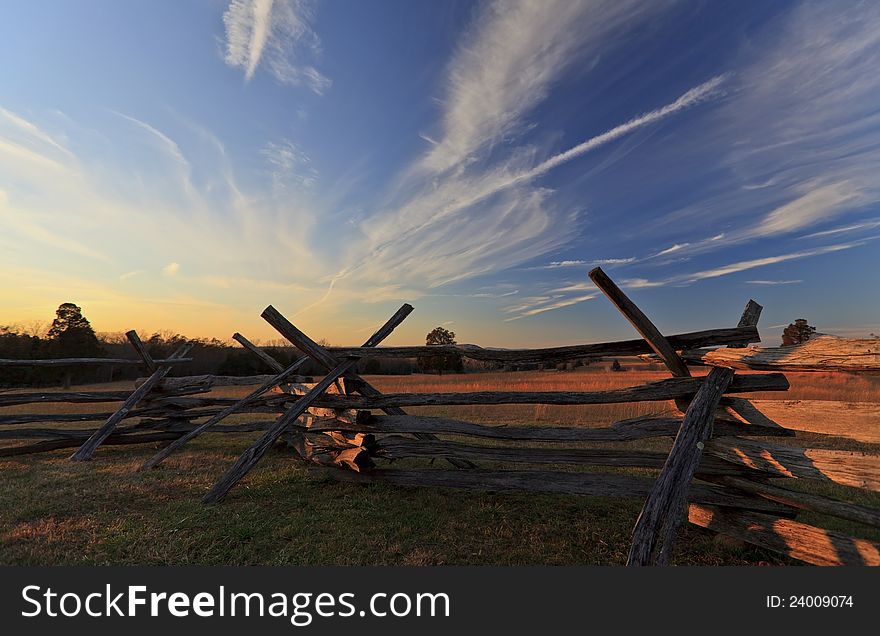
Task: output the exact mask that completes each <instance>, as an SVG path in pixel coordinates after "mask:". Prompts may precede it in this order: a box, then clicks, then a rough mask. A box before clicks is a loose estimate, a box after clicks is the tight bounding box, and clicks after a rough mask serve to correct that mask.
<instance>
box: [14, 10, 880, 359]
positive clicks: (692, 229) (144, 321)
mask: <svg viewBox="0 0 880 636" xmlns="http://www.w3.org/2000/svg"><path fill="white" fill-rule="evenodd" d="M877 68H880V5H877V4H875V3H857V2H816V3H810V2H774V3H766V2H740V3H720V2H688V1H680V2H672V1H668V2H667V1H652V2H628V1H626V0H616V1H613V2H601V1H595V0H594V1H584V2H576V1H574V0H558V1H556V0H541V1H536V2H526V1H518V0H508V1H505V2H482V3H473V2H452V1H448V2H443V1H440V0H438V1H436V2H408V1H396V0H395V1H390V0H387V1H383V2H341V1H336V2H330V1H325V2H319V1H316V2H313V1H307V0H301V1H292V0H288V1H284V0H274V1H272V0H234V1H233V2H231V3H229V2H227V1H220V0H192V1H189V2H183V1H181V2H155V1H131V2H124V3H121V2H111V1H109V0H106V1H98V0H84V1H81V2H76V3H72V2H61V1H55V2H49V1H33V2H17V3H9V4H7V5H6V6H5V7H4V18H3V21H2V22H0V228H2V233H0V277H2V278H3V281H2V286H0V288H2V291H0V307H2V315H0V324H8V323H21V324H27V323H29V322H31V321H34V320H47V319H51V317H52V315H53V311H54V308H55V307H56V306H57V305H58V304H60V303H61V302H65V301H72V302H77V303H78V304H80V305H81V306H82V307H83V309H84V310H85V313H86V315H87V316H88V317H89V318H90V319H91V320H92V322H93V324H94V325H95V327H96V328H97V329H98V330H99V331H120V330H125V329H129V328H137V329H143V330H148V331H149V330H158V329H170V330H173V331H178V332H181V333H184V334H186V335H189V336H215V337H219V338H227V337H228V336H229V335H230V334H231V333H232V332H233V331H236V330H239V331H241V332H242V333H245V334H246V335H248V336H250V337H253V338H255V339H260V338H263V339H266V338H273V337H275V334H274V333H273V332H272V331H271V329H270V328H268V327H267V326H266V325H264V324H262V321H261V320H260V319H259V313H260V311H261V310H262V308H263V307H264V306H265V305H266V304H269V303H272V304H274V305H275V306H276V307H278V308H279V309H280V310H281V311H282V312H284V313H285V314H287V315H288V316H290V317H294V319H295V322H296V323H297V324H298V325H299V326H301V327H302V328H303V329H304V330H306V331H307V332H308V333H310V334H312V335H313V336H314V337H316V338H318V337H326V338H328V339H329V340H331V341H332V342H334V343H340V344H343V343H346V344H347V343H354V342H356V341H358V340H363V339H365V337H366V336H367V335H368V334H369V333H370V332H371V331H372V330H373V329H374V328H375V327H376V326H377V325H378V324H380V323H381V322H383V321H384V319H385V318H386V317H387V316H388V315H390V314H391V313H392V312H393V311H394V309H396V307H397V306H399V305H400V304H401V303H402V302H410V303H412V304H413V305H415V307H416V312H415V313H414V314H413V315H412V316H411V318H410V319H408V320H407V323H405V325H404V326H402V327H401V328H400V329H399V333H396V334H395V336H394V339H393V340H390V341H389V342H418V341H419V340H421V339H422V338H423V337H424V333H426V332H427V331H428V330H429V329H430V328H432V327H433V326H436V325H438V324H443V325H445V326H447V327H449V328H451V329H453V330H454V331H455V332H456V333H457V334H458V337H459V340H460V341H463V342H477V343H480V344H484V345H487V346H491V345H494V346H512V345H515V344H521V345H526V346H539V345H550V344H563V343H566V342H586V341H590V340H599V339H606V338H628V337H632V333H631V331H630V328H629V326H628V325H627V324H626V323H625V321H623V320H622V319H620V318H619V317H618V316H617V315H616V312H615V310H614V309H613V308H612V307H611V306H610V303H608V302H607V301H606V300H605V299H604V298H602V297H601V294H597V292H596V290H595V289H594V288H593V287H592V285H591V284H590V281H589V279H588V278H587V272H588V271H589V270H590V269H591V268H592V267H594V266H595V265H601V266H602V267H603V268H604V269H605V270H606V271H607V272H608V273H609V274H610V275H611V276H612V277H613V278H614V279H615V280H616V281H618V283H619V284H620V285H621V286H622V287H624V289H625V290H626V291H627V292H628V293H629V294H630V295H631V297H632V298H633V299H634V300H636V302H638V303H639V304H640V306H642V308H643V309H644V310H645V311H646V313H648V314H649V315H650V316H651V317H653V318H654V320H655V322H657V324H658V326H659V327H660V328H661V330H664V331H667V332H676V331H687V330H692V329H701V328H711V327H718V326H726V325H732V324H735V322H736V320H737V318H738V315H739V312H740V310H741V308H742V306H743V305H744V304H745V302H746V301H747V300H748V299H749V298H755V299H756V300H758V301H759V302H761V303H762V304H763V305H765V313H764V317H763V319H762V334H763V335H764V338H765V341H767V342H770V343H776V342H777V338H778V334H779V332H780V331H781V325H784V324H787V323H788V322H791V321H792V320H793V319H794V318H798V317H806V318H808V319H809V320H810V322H811V323H812V324H814V325H816V326H817V327H818V328H819V330H820V331H823V332H829V333H838V334H840V335H849V336H858V335H862V336H864V335H867V334H868V333H869V332H880V296H878V295H877V293H876V289H877V282H878V274H877V272H878V265H880V257H878V255H880V251H878V246H880V242H878V239H880V209H878V201H880V75H878V73H877V71H876V69H877Z"/></svg>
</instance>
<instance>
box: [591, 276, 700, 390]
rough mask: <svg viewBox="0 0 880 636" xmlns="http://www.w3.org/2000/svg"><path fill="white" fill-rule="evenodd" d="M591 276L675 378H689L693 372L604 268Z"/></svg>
mask: <svg viewBox="0 0 880 636" xmlns="http://www.w3.org/2000/svg"><path fill="white" fill-rule="evenodd" d="M589 276H590V280H592V281H593V283H595V285H596V287H598V288H599V289H600V290H601V291H602V293H604V294H605V296H607V297H608V300H610V301H611V302H612V303H613V304H614V306H615V307H617V309H618V310H620V313H621V314H623V317H624V318H626V319H627V320H628V321H629V323H630V324H631V325H632V326H633V327H635V330H636V331H638V332H639V333H640V334H641V335H642V337H643V338H644V339H645V341H646V342H647V343H648V345H650V347H651V349H653V350H654V353H656V354H657V355H658V356H659V357H660V359H661V360H662V361H663V364H665V365H666V368H667V369H669V371H670V373H672V375H673V376H675V377H680V378H686V377H689V376H690V374H691V372H690V371H689V370H688V368H687V365H686V364H685V363H684V362H683V361H682V359H681V358H680V357H679V356H678V354H677V353H676V352H675V349H674V348H673V346H672V345H671V344H670V343H669V341H668V340H667V339H666V337H665V336H663V334H661V333H660V330H659V329H657V327H656V326H654V323H653V322H651V321H650V320H649V319H648V317H647V316H646V315H645V314H644V313H643V312H642V310H641V309H639V308H638V307H637V306H636V304H635V303H634V302H633V301H632V300H630V299H629V297H628V296H627V295H626V294H624V293H623V291H622V290H621V289H620V287H618V286H617V285H616V284H615V283H614V281H613V280H611V279H610V278H609V277H608V275H607V274H606V273H605V272H603V271H602V268H601V267H597V268H595V269H593V270H592V271H591V272H590V274H589Z"/></svg>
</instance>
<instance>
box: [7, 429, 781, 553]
mask: <svg viewBox="0 0 880 636" xmlns="http://www.w3.org/2000/svg"><path fill="white" fill-rule="evenodd" d="M246 441H247V440H246V439H241V440H235V441H233V440H232V439H231V438H230V437H225V438H224V439H221V440H217V439H215V440H213V441H211V440H209V441H208V442H202V443H198V442H197V443H194V444H193V449H192V450H190V451H188V452H185V453H182V455H181V457H179V458H177V459H175V458H172V459H171V460H169V461H168V462H167V465H163V466H162V467H160V468H158V469H157V470H155V471H152V472H149V473H146V474H144V473H136V472H134V469H135V468H136V467H137V465H138V464H139V463H140V462H141V461H142V460H143V459H145V458H146V457H147V456H148V454H149V449H147V448H140V449H135V450H132V449H128V450H120V449H118V448H105V449H101V451H100V452H99V453H98V454H97V456H96V458H95V459H94V460H92V461H91V462H87V463H73V462H68V461H67V459H66V457H67V453H61V452H58V453H52V454H51V455H42V456H38V457H28V458H25V459H13V460H7V461H4V462H3V463H2V464H0V470H2V475H3V488H2V490H0V510H2V513H0V540H2V543H0V562H2V563H3V564H6V565H11V564H31V565H37V564H39V565H58V564H68V565H73V564H151V565H171V564H175V565H181V564H217V565H219V564H270V565H282V564H284V565H286V564H291V565H371V564H382V565H434V564H488V565H514V564H559V565H563V564H566V565H571V564H583V565H588V564H621V563H623V562H624V561H625V559H626V551H627V549H628V545H629V541H628V539H629V533H630V531H631V529H632V525H633V523H634V521H635V518H636V516H637V515H638V512H639V508H640V502H638V501H635V500H632V501H622V500H616V499H615V500H608V499H602V498H595V497H569V496H561V495H559V496H557V495H531V494H529V495H526V494H489V493H472V492H463V491H451V490H440V489H431V488H415V489H408V488H394V487H389V486H384V485H378V484H372V485H358V484H342V483H337V482H334V481H327V480H324V479H321V478H316V477H314V476H311V475H310V474H309V473H308V471H307V469H306V468H305V467H303V466H302V465H301V464H300V463H298V462H297V461H296V460H294V459H293V458H292V456H291V455H290V453H289V452H287V451H284V450H281V449H280V448H279V449H273V450H272V451H271V452H270V453H269V454H268V455H267V457H266V458H265V459H264V461H263V462H262V463H261V464H260V466H259V468H258V469H256V470H255V471H254V472H253V473H252V474H251V475H250V476H249V477H248V478H247V479H246V480H245V481H244V482H243V483H242V484H240V485H239V487H237V488H236V489H235V490H234V491H232V492H231V493H230V495H229V496H228V498H227V499H226V500H225V501H224V502H222V503H221V504H220V505H218V506H213V507H206V506H204V505H202V504H201V502H200V499H201V496H202V495H203V494H204V492H205V491H206V490H207V489H208V488H209V487H210V485H211V483H212V481H213V479H214V478H215V477H216V476H217V475H219V474H220V472H221V471H222V470H223V469H225V468H226V467H227V466H228V465H229V462H231V461H232V460H233V459H234V451H236V450H239V449H240V448H242V447H243V446H244V445H245V443H246ZM677 560H678V562H680V563H689V564H739V563H755V562H759V561H768V562H772V563H781V562H785V561H784V559H779V558H777V557H775V556H772V555H770V554H769V553H764V552H762V551H760V550H756V549H755V550H753V549H749V548H740V547H736V546H733V547H731V546H726V545H724V544H719V543H717V542H715V541H713V539H712V535H711V534H710V533H707V532H703V531H701V530H699V529H697V528H688V529H687V530H686V531H685V534H684V536H683V537H682V538H681V539H680V550H679V552H678V559H677Z"/></svg>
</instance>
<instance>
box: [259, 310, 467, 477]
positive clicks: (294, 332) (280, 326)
mask: <svg viewBox="0 0 880 636" xmlns="http://www.w3.org/2000/svg"><path fill="white" fill-rule="evenodd" d="M412 310H413V308H412V306H411V305H404V306H403V307H401V309H400V311H406V313H407V314H409V313H410V312H412ZM263 314H264V315H263V317H264V318H265V319H266V320H267V321H268V322H269V324H271V325H272V326H273V327H274V328H275V329H276V330H277V331H278V333H280V334H281V335H282V336H284V337H285V338H287V339H288V340H289V341H290V342H291V343H293V345H294V346H295V347H297V348H298V349H300V350H302V351H305V352H306V353H307V354H308V355H309V356H311V357H312V359H313V360H315V361H316V362H317V363H318V364H320V365H322V366H324V367H325V368H329V367H330V366H331V365H332V364H333V363H334V361H335V360H336V359H337V358H336V357H335V356H333V355H331V354H330V353H329V352H328V351H327V350H326V349H325V348H324V347H322V346H321V345H319V344H318V343H316V342H314V341H313V340H312V339H311V338H309V337H308V336H307V335H306V334H304V333H303V332H302V331H300V330H299V329H297V328H296V327H295V326H294V325H293V324H291V323H290V321H288V320H287V319H286V318H285V317H284V316H282V315H281V314H280V313H279V312H278V311H276V310H275V309H274V308H273V307H272V306H271V305H270V306H269V307H267V308H266V311H264V312H263ZM379 342H381V338H380V339H377V340H374V341H373V340H371V341H368V342H366V343H365V345H364V348H366V349H373V348H374V347H375V346H377V345H378V344H379ZM352 369H353V367H352ZM346 386H347V387H350V389H351V391H353V392H355V393H359V394H360V395H362V396H364V399H368V400H369V399H372V400H381V399H383V396H382V393H381V392H380V391H379V390H378V389H377V388H375V387H374V386H373V385H371V384H370V383H369V382H367V381H366V380H365V379H363V378H362V377H360V376H359V375H357V374H355V373H348V374H346ZM345 399H346V400H347V399H350V398H345ZM400 407H401V405H399V404H385V405H377V406H375V407H374V408H378V409H381V410H382V411H384V412H385V413H387V414H388V415H406V411H404V410H403V409H402V408H400ZM330 408H336V409H338V410H345V409H354V408H357V407H356V406H351V405H347V404H345V403H344V400H343V402H341V403H339V404H338V405H337V406H331V407H330ZM450 461H451V463H452V464H453V465H454V466H455V467H456V468H473V465H472V464H471V463H470V462H463V461H461V460H450Z"/></svg>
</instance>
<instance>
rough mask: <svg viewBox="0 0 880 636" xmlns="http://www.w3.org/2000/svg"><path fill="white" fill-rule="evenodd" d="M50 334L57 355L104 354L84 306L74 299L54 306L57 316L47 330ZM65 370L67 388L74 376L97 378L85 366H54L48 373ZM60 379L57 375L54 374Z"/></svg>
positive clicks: (52, 350) (51, 349)
mask: <svg viewBox="0 0 880 636" xmlns="http://www.w3.org/2000/svg"><path fill="white" fill-rule="evenodd" d="M46 337H47V338H48V342H47V343H46V344H47V348H48V352H49V354H50V355H51V356H52V357H55V358H93V357H98V356H100V355H102V353H103V349H102V348H101V343H100V342H98V337H97V336H96V335H95V330H94V329H92V325H91V323H89V321H88V319H87V318H86V317H85V316H83V313H82V309H80V308H79V307H78V306H77V305H75V304H74V303H62V304H61V305H59V306H58V309H57V310H55V320H53V321H52V326H51V327H49V331H48V332H47V333H46ZM58 372H60V373H62V374H63V375H62V378H61V379H62V380H63V383H64V387H65V388H69V387H70V385H71V383H72V382H73V380H74V379H76V380H77V381H82V380H85V379H86V378H87V377H89V378H91V379H92V380H94V378H93V377H92V374H93V373H94V369H93V370H92V374H89V375H87V374H86V369H74V368H65V369H63V370H51V371H50V373H49V375H54V374H55V373H58ZM52 379H53V380H55V381H57V378H52Z"/></svg>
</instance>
